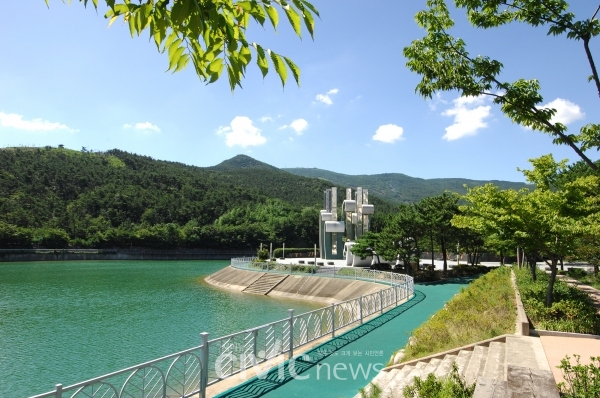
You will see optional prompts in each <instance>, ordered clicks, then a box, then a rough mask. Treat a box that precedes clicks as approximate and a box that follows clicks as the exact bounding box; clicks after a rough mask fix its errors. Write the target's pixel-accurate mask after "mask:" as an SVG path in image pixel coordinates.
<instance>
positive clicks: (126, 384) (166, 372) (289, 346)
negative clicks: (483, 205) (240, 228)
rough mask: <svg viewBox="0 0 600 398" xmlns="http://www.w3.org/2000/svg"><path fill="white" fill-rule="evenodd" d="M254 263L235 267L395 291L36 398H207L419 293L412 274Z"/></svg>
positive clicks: (239, 261) (243, 261) (236, 262)
mask: <svg viewBox="0 0 600 398" xmlns="http://www.w3.org/2000/svg"><path fill="white" fill-rule="evenodd" d="M253 260H255V259H253V258H236V259H232V260H231V264H232V266H234V267H236V268H240V269H248V270H254V271H261V272H276V273H283V272H287V273H294V274H302V275H306V276H315V277H335V278H348V279H356V280H365V281H370V282H377V283H382V284H386V285H389V287H387V288H385V289H381V290H380V291H379V292H376V293H372V294H369V295H364V296H360V297H357V298H354V299H350V300H347V301H344V302H341V303H337V304H331V305H330V306H327V307H323V308H320V309H317V310H314V311H310V312H306V313H303V314H300V315H294V310H289V311H288V317H287V318H285V319H282V320H279V321H275V322H271V323H268V324H266V325H262V326H258V327H256V328H252V329H248V330H244V331H242V332H237V333H233V334H230V335H228V336H224V337H219V338H216V339H213V340H208V333H205V332H203V333H200V338H201V345H199V346H197V347H193V348H190V349H187V350H185V351H181V352H178V353H174V354H171V355H167V356H165V357H162V358H158V359H155V360H152V361H148V362H145V363H142V364H139V365H136V366H132V367H129V368H126V369H122V370H119V371H116V372H113V373H109V374H106V375H104V376H100V377H96V378H93V379H90V380H86V381H83V382H80V383H76V384H73V385H70V386H63V385H62V384H57V385H56V386H55V389H54V390H53V391H49V392H47V393H44V394H39V395H35V396H33V397H31V398H50V397H52V398H65V397H69V398H84V397H85V398H138V397H144V398H167V397H179V398H187V397H192V396H198V397H200V398H205V397H206V387H207V386H210V385H212V384H214V383H217V382H218V381H221V380H223V379H226V378H228V377H231V376H233V375H235V374H237V373H240V372H243V371H244V370H246V369H249V368H251V367H253V366H256V365H260V364H263V363H266V362H267V361H269V360H272V359H275V358H277V357H281V356H282V355H285V354H287V356H288V358H292V357H293V356H294V350H295V349H296V348H299V347H302V346H303V345H305V344H308V343H310V342H312V341H315V340H317V339H320V338H322V337H326V336H330V337H332V338H333V337H335V332H336V331H338V330H340V329H342V328H344V327H346V326H349V325H351V324H353V323H358V322H360V324H362V323H363V319H364V318H366V317H368V316H370V315H373V314H376V313H378V312H379V313H383V310H384V309H385V308H388V307H391V306H396V305H398V303H399V302H401V301H402V300H404V299H408V298H410V297H411V296H412V295H413V293H414V283H413V278H411V277H410V276H407V275H402V274H395V273H391V272H382V271H373V270H365V269H354V268H348V267H344V268H335V267H327V268H325V267H319V268H313V269H310V268H307V267H303V266H299V265H290V264H274V263H257V262H255V261H253ZM312 271H314V273H313V272H312Z"/></svg>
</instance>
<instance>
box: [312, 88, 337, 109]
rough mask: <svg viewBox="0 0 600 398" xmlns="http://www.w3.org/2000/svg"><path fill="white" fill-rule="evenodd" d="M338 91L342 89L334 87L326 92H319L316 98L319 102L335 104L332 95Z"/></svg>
mask: <svg viewBox="0 0 600 398" xmlns="http://www.w3.org/2000/svg"><path fill="white" fill-rule="evenodd" d="M338 91H340V90H338V89H337V88H332V89H331V90H329V91H328V92H326V93H325V94H317V96H316V97H315V99H316V100H317V101H319V102H322V103H324V104H325V105H331V104H333V100H332V99H331V96H332V95H335V94H337V93H338Z"/></svg>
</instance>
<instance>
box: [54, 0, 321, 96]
mask: <svg viewBox="0 0 600 398" xmlns="http://www.w3.org/2000/svg"><path fill="white" fill-rule="evenodd" d="M44 1H45V2H46V5H49V3H50V0H44ZM80 1H81V0H80ZM105 2H106V5H107V7H108V11H107V12H106V14H105V18H107V19H110V22H109V26H110V25H112V24H113V23H114V22H115V21H116V20H117V19H119V17H122V19H123V21H124V22H127V24H128V25H129V31H130V33H131V36H132V37H133V36H134V35H138V36H139V35H141V34H142V32H144V31H146V30H147V31H148V33H149V34H150V38H151V39H153V40H154V43H155V44H156V47H157V48H158V51H160V52H161V53H164V52H166V53H167V54H168V58H169V66H168V68H167V70H168V71H173V72H178V71H180V70H182V69H183V68H185V67H186V66H187V65H188V64H189V63H190V61H191V63H192V65H193V66H194V69H195V71H196V74H197V75H198V77H199V78H200V80H201V81H203V82H207V83H213V82H215V81H216V80H217V79H219V77H220V76H221V73H222V72H223V70H225V69H226V70H227V77H228V80H229V86H230V88H231V90H232V91H233V90H234V89H235V87H236V86H240V87H241V80H242V78H243V77H244V74H245V71H246V66H247V65H248V64H249V63H250V61H251V60H252V53H253V52H254V53H255V57H256V64H257V66H258V68H259V69H260V71H261V73H262V75H263V77H264V76H266V75H267V73H268V71H269V61H268V59H269V58H270V60H271V64H272V65H273V67H274V69H275V73H277V75H278V76H279V77H280V79H281V83H282V85H285V82H286V80H287V73H288V71H287V68H289V69H290V71H291V72H292V75H293V77H294V79H295V80H296V83H297V84H298V85H300V69H299V68H298V66H296V64H295V63H294V62H293V61H292V60H291V59H289V58H288V57H284V56H281V55H279V54H276V53H275V52H274V51H271V50H269V49H265V48H263V47H262V46H261V45H260V44H258V43H255V42H251V41H249V40H248V39H247V38H246V32H247V30H248V28H249V27H250V23H251V20H253V21H255V22H257V23H258V24H260V25H261V26H264V23H265V21H266V20H267V19H268V20H269V22H270V23H271V25H272V26H273V28H274V29H275V30H276V29H277V26H278V24H279V11H277V10H278V9H280V10H282V11H283V12H284V13H285V15H286V17H287V20H288V21H289V23H290V25H291V26H292V28H293V29H294V32H295V33H296V35H298V36H299V37H302V27H301V25H302V22H301V21H303V22H304V26H305V27H306V29H307V30H308V32H309V33H310V36H311V37H313V35H314V28H315V21H314V16H313V14H314V15H316V16H319V12H318V11H317V9H316V8H315V7H314V6H313V5H312V4H311V3H309V2H308V1H306V0H288V1H286V0H239V1H236V0H204V1H200V0H174V1H172V2H171V1H170V0H156V1H155V0H148V1H144V2H142V1H141V0H140V1H139V4H135V3H134V2H133V1H131V0H122V1H117V0H105ZM68 3H71V0H68ZM88 3H90V0H83V4H84V6H87V4H88ZM91 3H92V4H93V6H94V7H95V8H96V9H97V8H98V0H91ZM286 65H287V68H286Z"/></svg>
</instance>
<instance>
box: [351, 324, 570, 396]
mask: <svg viewBox="0 0 600 398" xmlns="http://www.w3.org/2000/svg"><path fill="white" fill-rule="evenodd" d="M453 363H456V365H457V367H458V372H459V374H460V375H461V376H462V377H463V378H464V380H465V381H466V382H467V384H469V385H470V384H473V383H477V384H476V387H475V394H474V398H489V397H493V398H505V397H507V398H508V397H540V398H541V397H548V398H558V397H559V394H558V389H557V387H556V383H555V381H554V376H553V375H552V372H551V371H550V367H549V365H548V361H547V359H546V355H545V354H544V350H543V347H542V344H541V342H540V340H539V338H536V337H528V336H518V335H503V336H500V337H497V338H495V339H490V340H484V341H481V342H479V343H476V344H471V345H468V346H465V347H460V348H457V349H455V350H451V351H446V352H443V353H440V354H435V355H431V356H429V357H425V358H421V359H418V360H414V361H410V362H406V363H402V364H396V365H392V366H389V367H387V368H385V369H383V370H382V371H381V372H380V373H379V374H378V375H377V376H375V378H374V379H373V380H372V381H371V383H370V384H369V385H368V386H367V387H365V393H366V394H365V396H369V393H370V392H371V390H372V386H371V384H377V385H378V387H379V388H380V389H381V390H382V394H381V395H380V397H381V398H399V397H402V390H403V389H404V387H405V386H407V385H409V384H412V383H413V381H414V378H415V377H419V378H421V379H425V378H427V376H428V375H429V374H431V373H433V374H434V375H435V376H436V377H444V376H447V375H449V374H450V372H451V371H452V364H453ZM356 397H357V398H360V397H361V394H360V393H359V394H357V395H356Z"/></svg>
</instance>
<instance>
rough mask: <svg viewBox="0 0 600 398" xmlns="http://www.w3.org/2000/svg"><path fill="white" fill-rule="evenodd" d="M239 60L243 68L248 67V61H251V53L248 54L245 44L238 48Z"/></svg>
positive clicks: (248, 50)
mask: <svg viewBox="0 0 600 398" xmlns="http://www.w3.org/2000/svg"><path fill="white" fill-rule="evenodd" d="M239 58H240V60H241V61H242V62H243V64H244V66H245V65H248V64H249V63H250V60H252V53H251V52H250V49H249V48H248V45H247V44H246V45H244V46H242V48H240V52H239Z"/></svg>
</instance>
